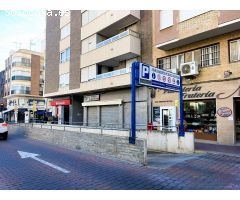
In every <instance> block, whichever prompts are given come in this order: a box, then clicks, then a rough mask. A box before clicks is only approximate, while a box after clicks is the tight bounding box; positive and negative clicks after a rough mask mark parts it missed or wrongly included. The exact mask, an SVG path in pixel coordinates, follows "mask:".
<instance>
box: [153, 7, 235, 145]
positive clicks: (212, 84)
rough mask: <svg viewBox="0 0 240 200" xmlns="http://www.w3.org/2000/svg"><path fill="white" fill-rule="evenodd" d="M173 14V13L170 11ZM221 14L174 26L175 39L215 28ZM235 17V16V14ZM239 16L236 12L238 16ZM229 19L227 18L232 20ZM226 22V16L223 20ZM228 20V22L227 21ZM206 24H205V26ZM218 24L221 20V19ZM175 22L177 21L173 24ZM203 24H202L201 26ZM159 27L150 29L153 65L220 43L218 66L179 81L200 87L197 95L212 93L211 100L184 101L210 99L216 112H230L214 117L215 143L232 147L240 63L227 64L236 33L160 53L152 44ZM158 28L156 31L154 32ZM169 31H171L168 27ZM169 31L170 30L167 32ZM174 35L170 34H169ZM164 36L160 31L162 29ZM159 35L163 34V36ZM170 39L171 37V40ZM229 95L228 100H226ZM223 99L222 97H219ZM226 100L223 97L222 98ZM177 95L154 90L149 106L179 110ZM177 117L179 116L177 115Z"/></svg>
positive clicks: (206, 14) (196, 18)
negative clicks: (227, 76)
mask: <svg viewBox="0 0 240 200" xmlns="http://www.w3.org/2000/svg"><path fill="white" fill-rule="evenodd" d="M156 12H159V11H153V15H154V16H155V17H154V20H153V25H154V24H156V23H158V22H159V20H158V19H157V16H158V18H159V15H157V14H156ZM174 12H177V11H174ZM221 12H222V11H210V12H207V13H205V14H203V15H200V16H198V17H194V18H193V19H190V20H186V21H184V22H182V23H181V24H179V25H178V26H177V32H176V37H175V39H176V38H178V37H179V38H184V37H189V36H190V35H194V34H198V33H199V32H204V31H206V30H208V29H211V28H216V27H217V25H218V23H219V16H220V14H221ZM235 14H236V13H235ZM238 14H239V13H238ZM232 18H233V17H231V18H230V19H232ZM224 19H225V21H227V19H226V17H225V18H224ZM230 19H229V20H230ZM206 21H207V22H208V23H206ZM222 21H224V20H223V19H222ZM176 23H177V22H176ZM205 23H206V24H205ZM158 28H159V27H157V26H153V32H154V40H153V48H152V52H153V54H152V58H153V65H154V66H157V59H158V58H163V57H166V56H171V55H176V54H180V53H184V52H187V51H191V50H195V49H198V48H201V47H205V46H209V45H213V44H216V43H219V44H220V64H218V65H215V66H209V67H205V68H200V72H199V75H198V76H196V77H195V78H192V79H190V80H188V81H186V79H185V78H184V79H183V84H184V87H186V88H191V87H194V86H195V85H197V86H199V87H201V91H199V92H198V93H207V92H208V91H210V92H212V93H214V95H213V96H212V97H205V96H204V95H203V97H201V98H189V96H188V97H186V98H184V99H185V100H196V99H209V98H210V99H214V100H216V111H217V110H218V109H219V108H221V107H228V108H230V109H231V110H232V115H231V116H229V117H220V116H219V115H218V114H216V117H217V142H218V143H221V144H234V143H235V115H236V112H239V111H237V110H235V109H234V98H236V97H238V98H239V97H240V91H239V86H240V68H239V64H240V62H239V61H238V62H233V63H231V62H230V61H229V41H230V40H233V39H238V38H240V30H237V31H233V32H231V33H226V34H222V35H219V36H215V37H209V38H207V39H204V40H201V41H198V42H194V43H191V44H190V43H189V44H186V45H182V46H180V47H177V48H174V49H170V50H160V49H158V48H156V43H158V42H159V41H160V40H161V39H160V38H156V37H160V34H159V35H158V34H157V32H159V31H158V30H159V29H158ZM156 29H158V30H156ZM170 29H171V28H170ZM169 31H170V30H169ZM173 32H174V31H173ZM163 33H164V30H163ZM164 34H165V33H164ZM164 34H163V35H164ZM173 38H174V37H172V39H173ZM225 71H230V72H232V74H231V75H230V77H229V78H224V72H225ZM185 93H186V94H193V93H194V92H193V91H189V92H185ZM227 96H229V97H227ZM223 97H224V98H223ZM225 97H227V98H225ZM178 99H179V95H178V93H172V92H166V91H164V90H157V91H156V96H155V98H153V99H152V101H153V106H178V108H179V101H178ZM178 116H179V113H178Z"/></svg>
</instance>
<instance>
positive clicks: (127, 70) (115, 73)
mask: <svg viewBox="0 0 240 200" xmlns="http://www.w3.org/2000/svg"><path fill="white" fill-rule="evenodd" d="M130 72H131V68H123V69H119V70H114V71H111V72H107V73H103V74H98V75H97V76H96V79H94V80H100V79H104V78H110V77H114V76H119V75H122V74H128V73H130Z"/></svg>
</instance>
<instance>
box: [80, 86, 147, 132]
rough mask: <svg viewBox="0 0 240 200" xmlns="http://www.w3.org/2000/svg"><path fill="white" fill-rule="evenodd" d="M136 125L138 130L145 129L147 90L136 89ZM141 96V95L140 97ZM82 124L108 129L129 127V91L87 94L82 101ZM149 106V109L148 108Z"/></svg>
mask: <svg viewBox="0 0 240 200" xmlns="http://www.w3.org/2000/svg"><path fill="white" fill-rule="evenodd" d="M136 93H137V94H138V95H137V97H136V124H137V128H139V129H146V128H147V123H148V114H149V110H150V109H149V108H150V106H149V104H148V90H147V88H145V87H140V88H137V91H136ZM140 94H141V95H140ZM82 106H83V110H84V112H83V113H84V118H83V120H84V124H85V125H87V126H93V127H96V126H103V127H109V128H130V127H131V90H130V89H119V90H115V91H108V92H104V93H101V94H88V95H85V96H84V99H83V103H82ZM148 106H149V107H148Z"/></svg>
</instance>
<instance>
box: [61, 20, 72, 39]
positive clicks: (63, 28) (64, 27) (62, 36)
mask: <svg viewBox="0 0 240 200" xmlns="http://www.w3.org/2000/svg"><path fill="white" fill-rule="evenodd" d="M67 27H69V28H68V29H69V33H67V35H63V30H66V28H67ZM68 29H67V30H68ZM70 34H71V26H70V23H68V24H66V25H65V26H63V27H62V28H61V30H60V39H61V40H64V39H65V38H67V37H68V36H69V35H70Z"/></svg>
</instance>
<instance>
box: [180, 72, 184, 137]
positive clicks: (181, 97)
mask: <svg viewBox="0 0 240 200" xmlns="http://www.w3.org/2000/svg"><path fill="white" fill-rule="evenodd" d="M179 101H180V102H179V107H180V126H179V136H181V137H184V135H185V133H184V112H183V107H184V106H183V88H182V77H181V76H180V90H179Z"/></svg>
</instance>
